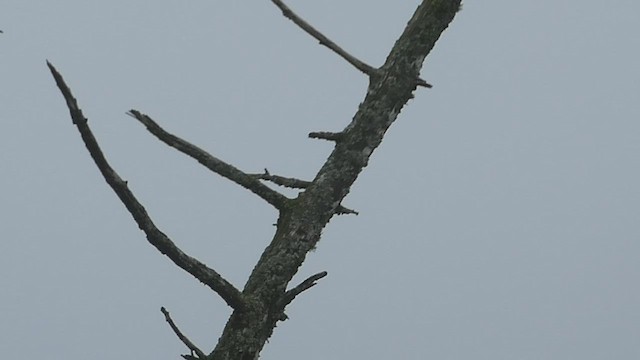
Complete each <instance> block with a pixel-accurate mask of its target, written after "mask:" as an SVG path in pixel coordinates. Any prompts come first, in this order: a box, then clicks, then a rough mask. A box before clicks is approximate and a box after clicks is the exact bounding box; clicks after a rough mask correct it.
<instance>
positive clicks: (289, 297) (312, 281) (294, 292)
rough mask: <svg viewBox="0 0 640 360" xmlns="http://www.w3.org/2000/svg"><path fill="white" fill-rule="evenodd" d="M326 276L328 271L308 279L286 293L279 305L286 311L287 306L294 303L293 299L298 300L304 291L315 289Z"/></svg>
mask: <svg viewBox="0 0 640 360" xmlns="http://www.w3.org/2000/svg"><path fill="white" fill-rule="evenodd" d="M325 276H327V272H326V271H323V272H319V273H317V274H315V275H312V276H310V277H308V278H307V279H306V280H305V281H303V282H301V283H300V284H299V285H297V286H296V287H294V288H293V289H291V290H288V291H287V292H285V293H284V295H282V298H281V299H280V301H279V305H280V306H281V308H282V309H284V308H285V307H286V306H287V305H289V304H290V303H291V302H292V301H293V299H295V298H296V296H298V295H300V294H301V293H302V292H303V291H305V290H308V289H310V288H312V287H314V286H315V285H316V284H317V283H316V281H318V280H320V279H322V278H323V277H325Z"/></svg>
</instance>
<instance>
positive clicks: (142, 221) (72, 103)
mask: <svg viewBox="0 0 640 360" xmlns="http://www.w3.org/2000/svg"><path fill="white" fill-rule="evenodd" d="M47 66H49V69H50V70H51V74H52V75H53V78H54V79H55V81H56V84H57V85H58V88H59V89H60V92H62V96H63V97H64V99H65V101H66V102H67V108H69V113H70V114H71V120H72V121H73V123H74V124H75V125H76V126H77V128H78V131H79V132H80V136H81V137H82V141H83V142H84V144H85V146H86V147H87V150H89V154H90V155H91V157H92V158H93V161H94V162H95V163H96V165H97V166H98V169H99V170H100V172H101V173H102V176H103V177H104V179H105V180H106V181H107V183H108V184H109V186H111V188H112V189H113V191H114V192H115V193H116V195H118V197H119V198H120V201H122V203H123V204H124V206H126V208H127V210H129V213H130V214H131V216H133V218H134V220H135V221H136V223H137V224H138V227H139V228H140V229H141V230H142V231H144V233H145V234H146V235H147V240H148V241H149V243H151V245H153V246H155V247H156V248H157V249H158V250H159V251H160V252H161V253H162V254H164V255H166V256H167V257H168V258H169V259H171V261H173V263H174V264H176V265H177V266H178V267H180V268H182V269H183V270H185V271H187V272H188V273H189V274H191V275H193V276H194V277H195V278H196V279H198V280H200V281H201V282H202V283H204V284H205V285H207V286H208V287H210V288H211V289H212V290H213V291H215V292H216V293H218V295H220V297H222V299H223V300H224V301H225V302H226V303H227V304H228V305H229V306H231V307H232V308H234V309H237V310H241V309H244V308H245V301H244V299H243V297H242V293H241V292H240V291H239V290H238V289H236V288H235V287H234V286H233V285H232V284H231V283H229V282H228V281H227V280H225V279H224V278H223V277H222V276H221V275H220V274H218V273H217V272H216V271H215V270H213V269H211V268H209V267H207V266H206V265H205V264H203V263H201V262H200V261H198V260H197V259H194V258H192V257H190V256H189V255H187V254H185V253H184V252H183V251H182V250H180V248H178V247H177V246H176V245H175V244H174V243H173V241H171V239H169V237H167V235H165V234H164V233H163V232H162V231H160V229H158V228H157V227H156V225H155V224H154V223H153V221H152V220H151V218H150V217H149V215H148V214H147V211H146V210H145V208H144V207H143V206H142V204H141V203H140V202H139V201H138V199H136V197H135V196H134V195H133V193H132V192H131V190H129V188H128V186H127V182H126V181H124V180H122V178H121V177H120V175H118V173H117V172H116V171H115V170H114V169H113V168H112V167H111V165H109V163H108V162H107V159H106V158H105V156H104V154H103V153H102V150H101V149H100V146H99V145H98V142H97V140H96V138H95V137H94V136H93V133H92V132H91V129H90V128H89V125H88V124H87V119H86V118H85V117H84V115H83V114H82V110H81V109H80V107H79V106H78V102H77V101H76V99H75V98H74V97H73V94H72V93H71V89H69V87H68V86H67V84H66V83H65V81H64V79H63V78H62V75H60V73H59V72H58V71H57V70H56V68H55V67H53V65H51V63H49V62H48V61H47Z"/></svg>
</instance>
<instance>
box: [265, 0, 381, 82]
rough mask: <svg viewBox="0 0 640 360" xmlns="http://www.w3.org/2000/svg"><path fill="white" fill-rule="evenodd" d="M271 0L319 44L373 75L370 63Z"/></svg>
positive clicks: (276, 0)
mask: <svg viewBox="0 0 640 360" xmlns="http://www.w3.org/2000/svg"><path fill="white" fill-rule="evenodd" d="M271 2H272V3H274V4H275V5H276V6H277V7H278V8H279V9H280V10H281V11H282V14H283V15H284V16H285V17H286V18H288V19H290V20H291V21H293V22H294V23H295V24H296V25H298V26H300V28H302V30H304V31H305V32H306V33H307V34H309V35H311V36H313V37H314V38H316V39H317V40H318V41H319V42H320V44H321V45H324V46H326V47H328V48H329V49H331V50H332V51H333V52H335V53H336V54H338V55H340V57H342V58H343V59H345V60H347V62H348V63H349V64H351V65H353V66H354V67H355V68H356V69H358V70H360V71H362V72H363V73H365V74H367V75H369V76H371V75H373V74H374V73H375V71H376V68H374V67H373V66H371V65H368V64H366V63H365V62H364V61H362V60H360V59H358V58H356V57H355V56H353V55H351V54H349V53H348V52H346V51H345V50H344V49H343V48H341V47H340V46H338V45H337V44H336V43H334V42H333V41H331V40H330V39H329V38H328V37H326V36H325V35H324V34H323V33H321V32H320V31H318V30H317V29H316V28H314V27H313V26H311V25H310V24H309V23H307V22H306V21H304V20H303V19H302V18H301V17H299V16H298V15H296V13H294V12H293V10H291V9H290V8H289V7H288V6H287V5H285V3H283V2H282V1H280V0H271Z"/></svg>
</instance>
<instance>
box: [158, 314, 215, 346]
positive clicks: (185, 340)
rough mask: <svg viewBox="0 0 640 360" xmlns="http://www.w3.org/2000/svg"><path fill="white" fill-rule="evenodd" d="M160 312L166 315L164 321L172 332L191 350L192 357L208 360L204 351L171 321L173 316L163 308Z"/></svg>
mask: <svg viewBox="0 0 640 360" xmlns="http://www.w3.org/2000/svg"><path fill="white" fill-rule="evenodd" d="M160 311H162V313H163V314H164V319H165V320H166V321H167V322H168V323H169V326H170V327H171V330H173V332H174V333H175V334H176V336H178V339H180V341H182V343H184V344H185V345H186V346H187V347H188V348H189V350H190V351H191V356H192V357H193V354H194V353H195V354H196V356H197V358H198V359H206V355H205V354H204V353H203V352H202V350H200V349H198V347H197V346H195V345H194V344H193V343H192V342H191V340H189V338H187V337H186V336H184V334H183V333H182V332H181V331H180V329H178V327H177V326H176V324H175V323H174V322H173V319H171V315H169V312H168V311H167V309H165V308H164V306H163V307H161V308H160Z"/></svg>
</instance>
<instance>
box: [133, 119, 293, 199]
mask: <svg viewBox="0 0 640 360" xmlns="http://www.w3.org/2000/svg"><path fill="white" fill-rule="evenodd" d="M127 115H129V116H131V117H133V118H135V119H136V120H138V121H140V122H141V123H142V124H143V125H144V126H146V127H147V130H149V132H150V133H151V134H153V135H155V136H156V137H157V138H158V139H159V140H160V141H162V142H164V143H165V144H167V145H169V146H171V147H173V148H174V149H176V150H178V151H180V152H181V153H183V154H185V155H188V156H190V157H192V158H193V159H195V160H196V161H198V162H199V163H200V164H202V165H204V166H205V167H206V168H207V169H209V170H211V171H213V172H215V173H216V174H218V175H220V176H222V177H225V178H227V179H229V180H231V181H233V182H235V183H236V184H238V185H240V186H242V187H244V188H245V189H247V190H249V191H251V192H253V193H254V194H256V195H258V196H259V197H261V198H262V199H264V200H265V201H266V202H268V203H269V204H271V205H273V206H274V207H275V208H276V209H282V208H283V207H284V206H285V203H286V202H287V201H288V199H287V197H286V196H284V195H282V194H280V193H278V192H277V191H274V190H272V189H270V188H269V187H268V186H266V185H264V184H262V183H261V182H260V181H258V180H257V179H256V178H255V177H253V176H251V175H249V174H247V173H245V172H243V171H242V170H239V169H238V168H236V167H234V166H233V165H231V164H227V163H226V162H224V161H222V160H220V159H218V158H216V157H215V156H212V155H211V154H209V153H208V152H206V151H204V150H203V149H201V148H199V147H197V146H195V145H193V144H191V143H190V142H188V141H186V140H183V139H181V138H179V137H177V136H175V135H173V134H171V133H169V132H167V131H166V130H164V129H163V128H162V127H160V125H158V123H156V122H155V121H154V120H153V119H151V118H150V117H149V116H148V115H145V114H143V113H141V112H139V111H137V110H130V111H129V112H128V113H127Z"/></svg>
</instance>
